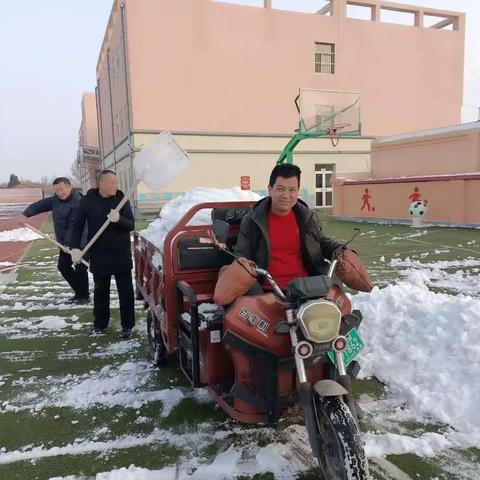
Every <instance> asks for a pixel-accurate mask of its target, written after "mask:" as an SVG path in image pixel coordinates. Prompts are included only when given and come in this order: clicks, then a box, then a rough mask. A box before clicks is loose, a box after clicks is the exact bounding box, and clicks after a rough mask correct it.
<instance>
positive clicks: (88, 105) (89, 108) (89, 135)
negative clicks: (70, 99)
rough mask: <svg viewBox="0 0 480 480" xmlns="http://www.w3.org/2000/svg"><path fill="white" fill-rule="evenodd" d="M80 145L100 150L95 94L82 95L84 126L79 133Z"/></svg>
mask: <svg viewBox="0 0 480 480" xmlns="http://www.w3.org/2000/svg"><path fill="white" fill-rule="evenodd" d="M79 142H80V145H83V146H88V147H96V148H98V146H99V143H98V125H97V105H96V102H95V94H94V93H92V92H86V93H84V94H83V95H82V124H81V126H80V131H79Z"/></svg>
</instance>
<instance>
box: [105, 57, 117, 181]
mask: <svg viewBox="0 0 480 480" xmlns="http://www.w3.org/2000/svg"><path fill="white" fill-rule="evenodd" d="M107 73H108V94H109V96H110V121H111V124H112V149H113V165H114V168H113V169H114V171H115V172H116V171H117V152H116V151H115V150H116V145H115V129H114V128H113V102H112V80H111V78H110V48H109V49H108V50H107Z"/></svg>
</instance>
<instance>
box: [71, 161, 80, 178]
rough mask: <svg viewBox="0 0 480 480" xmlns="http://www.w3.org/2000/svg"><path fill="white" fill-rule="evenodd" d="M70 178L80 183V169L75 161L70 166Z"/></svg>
mask: <svg viewBox="0 0 480 480" xmlns="http://www.w3.org/2000/svg"><path fill="white" fill-rule="evenodd" d="M70 176H71V177H72V178H73V179H74V180H75V181H76V182H77V183H81V179H82V175H81V173H80V167H79V166H78V163H77V161H76V160H74V161H73V162H72V164H71V165H70Z"/></svg>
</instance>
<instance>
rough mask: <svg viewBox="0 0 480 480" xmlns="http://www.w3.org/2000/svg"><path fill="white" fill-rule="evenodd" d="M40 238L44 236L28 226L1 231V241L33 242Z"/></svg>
mask: <svg viewBox="0 0 480 480" xmlns="http://www.w3.org/2000/svg"><path fill="white" fill-rule="evenodd" d="M39 238H42V236H41V235H39V234H38V233H35V232H32V231H31V230H29V229H28V228H26V227H25V228H15V229H14V230H5V231H3V232H0V242H31V241H32V240H38V239H39Z"/></svg>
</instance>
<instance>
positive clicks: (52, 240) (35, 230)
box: [23, 222, 89, 267]
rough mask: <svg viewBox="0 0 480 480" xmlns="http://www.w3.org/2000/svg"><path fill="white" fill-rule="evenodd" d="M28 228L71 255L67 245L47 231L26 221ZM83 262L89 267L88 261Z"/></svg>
mask: <svg viewBox="0 0 480 480" xmlns="http://www.w3.org/2000/svg"><path fill="white" fill-rule="evenodd" d="M23 224H24V225H25V226H26V227H27V228H28V229H30V230H31V231H32V232H35V233H38V234H39V235H41V236H42V237H43V238H45V239H47V240H50V241H51V242H52V243H53V244H54V245H56V246H57V247H58V248H59V249H60V250H62V251H63V252H65V253H68V254H69V255H70V250H69V249H68V248H67V247H66V246H65V245H62V244H61V243H59V242H57V241H56V240H54V239H53V238H52V237H51V236H50V235H47V234H46V233H43V232H42V231H41V230H38V229H36V228H35V227H32V225H29V224H28V223H26V222H24V223H23ZM82 263H83V264H84V265H85V266H86V267H88V266H89V265H88V262H86V261H85V260H83V259H82Z"/></svg>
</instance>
